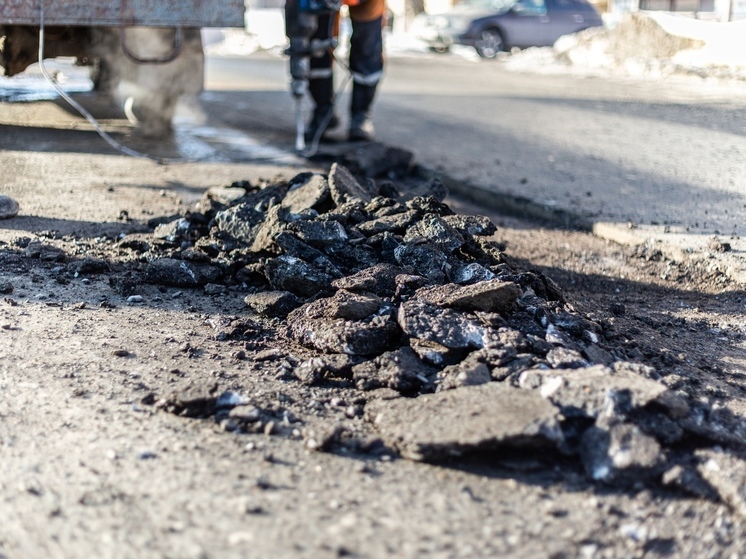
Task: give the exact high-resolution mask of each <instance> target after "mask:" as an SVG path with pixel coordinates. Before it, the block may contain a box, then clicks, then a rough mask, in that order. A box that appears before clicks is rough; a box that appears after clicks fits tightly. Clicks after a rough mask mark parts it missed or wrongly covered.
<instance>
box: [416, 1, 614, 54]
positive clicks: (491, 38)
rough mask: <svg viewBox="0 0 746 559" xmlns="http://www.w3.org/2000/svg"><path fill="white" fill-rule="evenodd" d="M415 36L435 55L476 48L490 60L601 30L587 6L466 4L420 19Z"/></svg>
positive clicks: (595, 14)
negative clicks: (503, 53) (454, 47)
mask: <svg viewBox="0 0 746 559" xmlns="http://www.w3.org/2000/svg"><path fill="white" fill-rule="evenodd" d="M415 20H416V21H415V23H414V34H415V36H416V37H417V38H418V39H420V40H421V41H424V42H425V43H427V44H428V46H429V47H430V48H431V49H432V50H435V51H438V52H444V51H447V50H448V49H449V48H450V47H451V45H454V44H458V45H467V46H470V47H474V49H476V51H477V53H478V54H479V56H481V57H483V58H494V57H495V56H497V54H498V53H499V52H500V51H505V50H509V49H511V48H513V47H518V48H528V47H545V46H550V45H553V44H554V42H555V41H556V40H557V39H559V38H560V37H561V36H562V35H569V34H570V33H576V32H578V31H582V30H583V29H587V28H589V27H599V26H602V25H603V21H602V20H601V15H600V14H599V13H598V11H597V10H596V8H594V7H593V6H592V5H591V4H589V3H588V1H587V0H464V1H463V2H460V3H459V4H457V5H456V6H455V7H454V8H453V9H452V10H451V11H449V12H446V13H443V14H439V15H424V14H421V15H418V16H417V18H415Z"/></svg>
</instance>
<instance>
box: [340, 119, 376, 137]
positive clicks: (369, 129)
mask: <svg viewBox="0 0 746 559" xmlns="http://www.w3.org/2000/svg"><path fill="white" fill-rule="evenodd" d="M375 133H376V131H375V129H374V128H373V119H372V118H370V114H369V113H367V112H365V113H362V112H361V113H352V114H351V115H350V130H349V131H348V133H347V137H348V138H349V140H350V141H351V142H372V141H373V138H375Z"/></svg>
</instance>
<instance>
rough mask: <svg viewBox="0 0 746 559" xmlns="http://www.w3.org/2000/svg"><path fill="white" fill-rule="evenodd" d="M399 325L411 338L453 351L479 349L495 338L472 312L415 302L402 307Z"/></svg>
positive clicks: (408, 302)
mask: <svg viewBox="0 0 746 559" xmlns="http://www.w3.org/2000/svg"><path fill="white" fill-rule="evenodd" d="M398 322H399V326H400V327H401V329H402V330H403V331H404V333H405V334H406V335H407V336H410V337H412V338H418V339H421V340H428V341H431V342H436V343H438V344H440V345H442V346H445V347H447V348H450V349H466V348H473V349H479V348H482V347H484V346H486V345H487V343H488V341H489V339H490V338H491V337H492V336H493V335H494V334H493V332H494V331H493V329H492V328H490V327H488V326H485V325H484V324H483V323H482V322H481V321H480V320H478V319H477V318H476V317H474V316H473V315H471V314H469V313H464V312H457V311H455V310H453V309H448V308H442V307H439V306H437V305H434V304H432V303H428V302H426V301H420V300H417V299H413V300H410V301H406V302H404V303H402V304H401V306H400V307H399V313H398Z"/></svg>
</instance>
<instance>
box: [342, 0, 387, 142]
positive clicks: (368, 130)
mask: <svg viewBox="0 0 746 559" xmlns="http://www.w3.org/2000/svg"><path fill="white" fill-rule="evenodd" d="M379 4H380V6H379ZM383 9H384V2H383V0H368V1H367V2H365V3H363V4H361V5H360V6H354V7H351V8H350V19H351V20H352V36H351V37H350V70H351V71H352V80H353V85H352V101H351V103H350V130H349V138H350V139H351V140H372V139H373V135H374V130H373V120H372V118H371V108H372V105H373V99H374V97H375V95H376V88H377V86H378V82H379V81H380V79H381V76H382V75H383V35H382V26H383V15H382V12H383ZM379 11H380V12H381V15H377V17H375V19H371V20H363V21H361V18H366V17H369V16H370V15H371V12H372V13H373V15H376V14H377V13H378V12H379Z"/></svg>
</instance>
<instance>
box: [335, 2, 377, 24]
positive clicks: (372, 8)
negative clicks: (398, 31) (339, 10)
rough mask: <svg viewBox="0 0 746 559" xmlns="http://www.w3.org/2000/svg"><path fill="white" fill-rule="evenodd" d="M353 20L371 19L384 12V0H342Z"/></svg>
mask: <svg viewBox="0 0 746 559" xmlns="http://www.w3.org/2000/svg"><path fill="white" fill-rule="evenodd" d="M342 3H343V4H344V5H345V6H349V8H350V19H351V20H353V21H373V20H375V19H378V18H379V17H383V15H384V14H385V13H386V0H342Z"/></svg>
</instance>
